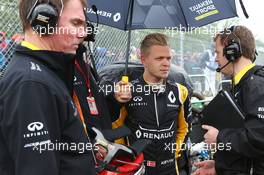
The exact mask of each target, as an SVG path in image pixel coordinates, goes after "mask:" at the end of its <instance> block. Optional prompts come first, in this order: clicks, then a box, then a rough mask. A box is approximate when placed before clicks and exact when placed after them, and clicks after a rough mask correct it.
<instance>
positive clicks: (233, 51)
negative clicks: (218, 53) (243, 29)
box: [223, 26, 242, 62]
mask: <svg viewBox="0 0 264 175" xmlns="http://www.w3.org/2000/svg"><path fill="white" fill-rule="evenodd" d="M235 30H236V26H231V27H230V28H228V29H227V31H230V32H231V33H230V35H233V36H235V38H237V41H235V39H231V40H229V41H228V43H227V45H226V46H225V47H224V49H223V54H224V56H225V57H226V59H227V60H228V61H230V62H234V61H235V60H237V59H238V58H240V57H241V56H242V48H241V43H240V39H239V37H237V36H236V34H235ZM230 35H228V36H227V38H226V40H228V38H229V36H230ZM224 43H225V42H224Z"/></svg>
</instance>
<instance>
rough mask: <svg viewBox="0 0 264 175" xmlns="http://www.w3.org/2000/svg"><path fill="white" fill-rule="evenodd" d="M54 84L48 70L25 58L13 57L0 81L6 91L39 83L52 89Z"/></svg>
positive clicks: (54, 79)
mask: <svg viewBox="0 0 264 175" xmlns="http://www.w3.org/2000/svg"><path fill="white" fill-rule="evenodd" d="M56 82H57V79H56V78H55V76H53V75H52V73H51V72H50V71H49V70H47V69H46V68H45V67H44V66H43V65H41V64H39V63H38V62H37V61H34V60H31V59H29V58H26V57H25V58H23V57H14V59H13V60H12V61H11V62H10V64H9V65H8V67H7V70H6V71H5V73H4V75H3V77H2V79H1V85H2V86H3V87H4V88H7V90H12V89H16V88H17V87H19V86H20V85H21V84H24V83H39V84H42V85H43V86H46V87H51V88H52V87H53V86H54V85H55V84H57V83H58V82H57V83H56Z"/></svg>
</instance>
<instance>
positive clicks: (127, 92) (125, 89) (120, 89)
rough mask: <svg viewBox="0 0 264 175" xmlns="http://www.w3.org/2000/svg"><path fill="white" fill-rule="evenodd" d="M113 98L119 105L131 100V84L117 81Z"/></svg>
mask: <svg viewBox="0 0 264 175" xmlns="http://www.w3.org/2000/svg"><path fill="white" fill-rule="evenodd" d="M114 97H115V99H116V100H117V101H118V102H119V103H126V102H128V101H129V100H130V99H131V98H132V95H131V83H129V82H124V81H119V82H118V83H117V84H116V86H115V91H114Z"/></svg>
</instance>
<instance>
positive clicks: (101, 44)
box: [0, 0, 212, 76]
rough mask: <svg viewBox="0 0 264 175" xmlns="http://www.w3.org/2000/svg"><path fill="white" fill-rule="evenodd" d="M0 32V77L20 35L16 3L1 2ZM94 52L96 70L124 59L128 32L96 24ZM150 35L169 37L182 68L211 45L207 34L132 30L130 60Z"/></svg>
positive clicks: (136, 56) (10, 1)
mask: <svg viewBox="0 0 264 175" xmlns="http://www.w3.org/2000/svg"><path fill="white" fill-rule="evenodd" d="M0 12H1V13H0V19H1V21H0V32H1V33H4V35H5V42H6V44H7V46H6V48H5V49H3V48H2V51H1V52H0V53H1V55H2V56H1V55H0V68H1V69H0V76H1V75H3V72H4V71H5V68H6V65H7V64H8V63H9V62H10V60H11V59H12V53H13V50H14V45H15V44H16V42H14V38H16V37H15V36H16V34H17V33H21V26H20V22H19V21H20V20H19V14H18V8H17V1H16V0H9V1H6V0H0ZM98 29H99V30H98V34H97V35H96V42H95V43H94V47H93V51H94V58H95V62H96V67H97V68H98V69H101V68H102V67H104V66H107V65H108V64H111V63H113V62H115V61H121V60H125V53H126V46H127V39H128V33H127V32H125V31H121V30H118V29H115V28H111V27H107V26H103V25H99V26H98ZM151 32H161V33H164V34H166V35H168V36H169V37H170V42H171V47H172V49H173V53H174V59H173V62H174V63H177V64H179V65H180V66H182V67H183V65H184V61H185V60H188V59H193V60H195V59H198V58H199V57H201V53H203V52H204V51H205V50H206V49H207V48H208V47H209V46H210V43H211V42H212V38H210V37H209V36H208V35H206V36H204V37H201V36H198V35H196V34H185V33H180V32H176V31H172V30H169V29H168V30H135V31H132V32H131V33H132V35H131V45H130V46H131V47H130V48H131V49H130V59H131V60H136V59H138V53H139V49H138V48H139V44H140V41H141V40H142V39H143V38H144V37H145V35H147V34H149V33H151Z"/></svg>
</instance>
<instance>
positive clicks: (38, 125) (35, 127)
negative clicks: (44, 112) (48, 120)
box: [27, 122, 43, 132]
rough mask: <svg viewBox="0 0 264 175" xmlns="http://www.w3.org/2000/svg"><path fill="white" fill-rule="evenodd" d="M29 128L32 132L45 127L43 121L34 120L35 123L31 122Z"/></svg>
mask: <svg viewBox="0 0 264 175" xmlns="http://www.w3.org/2000/svg"><path fill="white" fill-rule="evenodd" d="M27 129H28V130H29V131H31V132H34V131H36V130H37V131H40V130H42V129H43V123H41V122H33V123H30V124H29V125H28V126H27Z"/></svg>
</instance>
